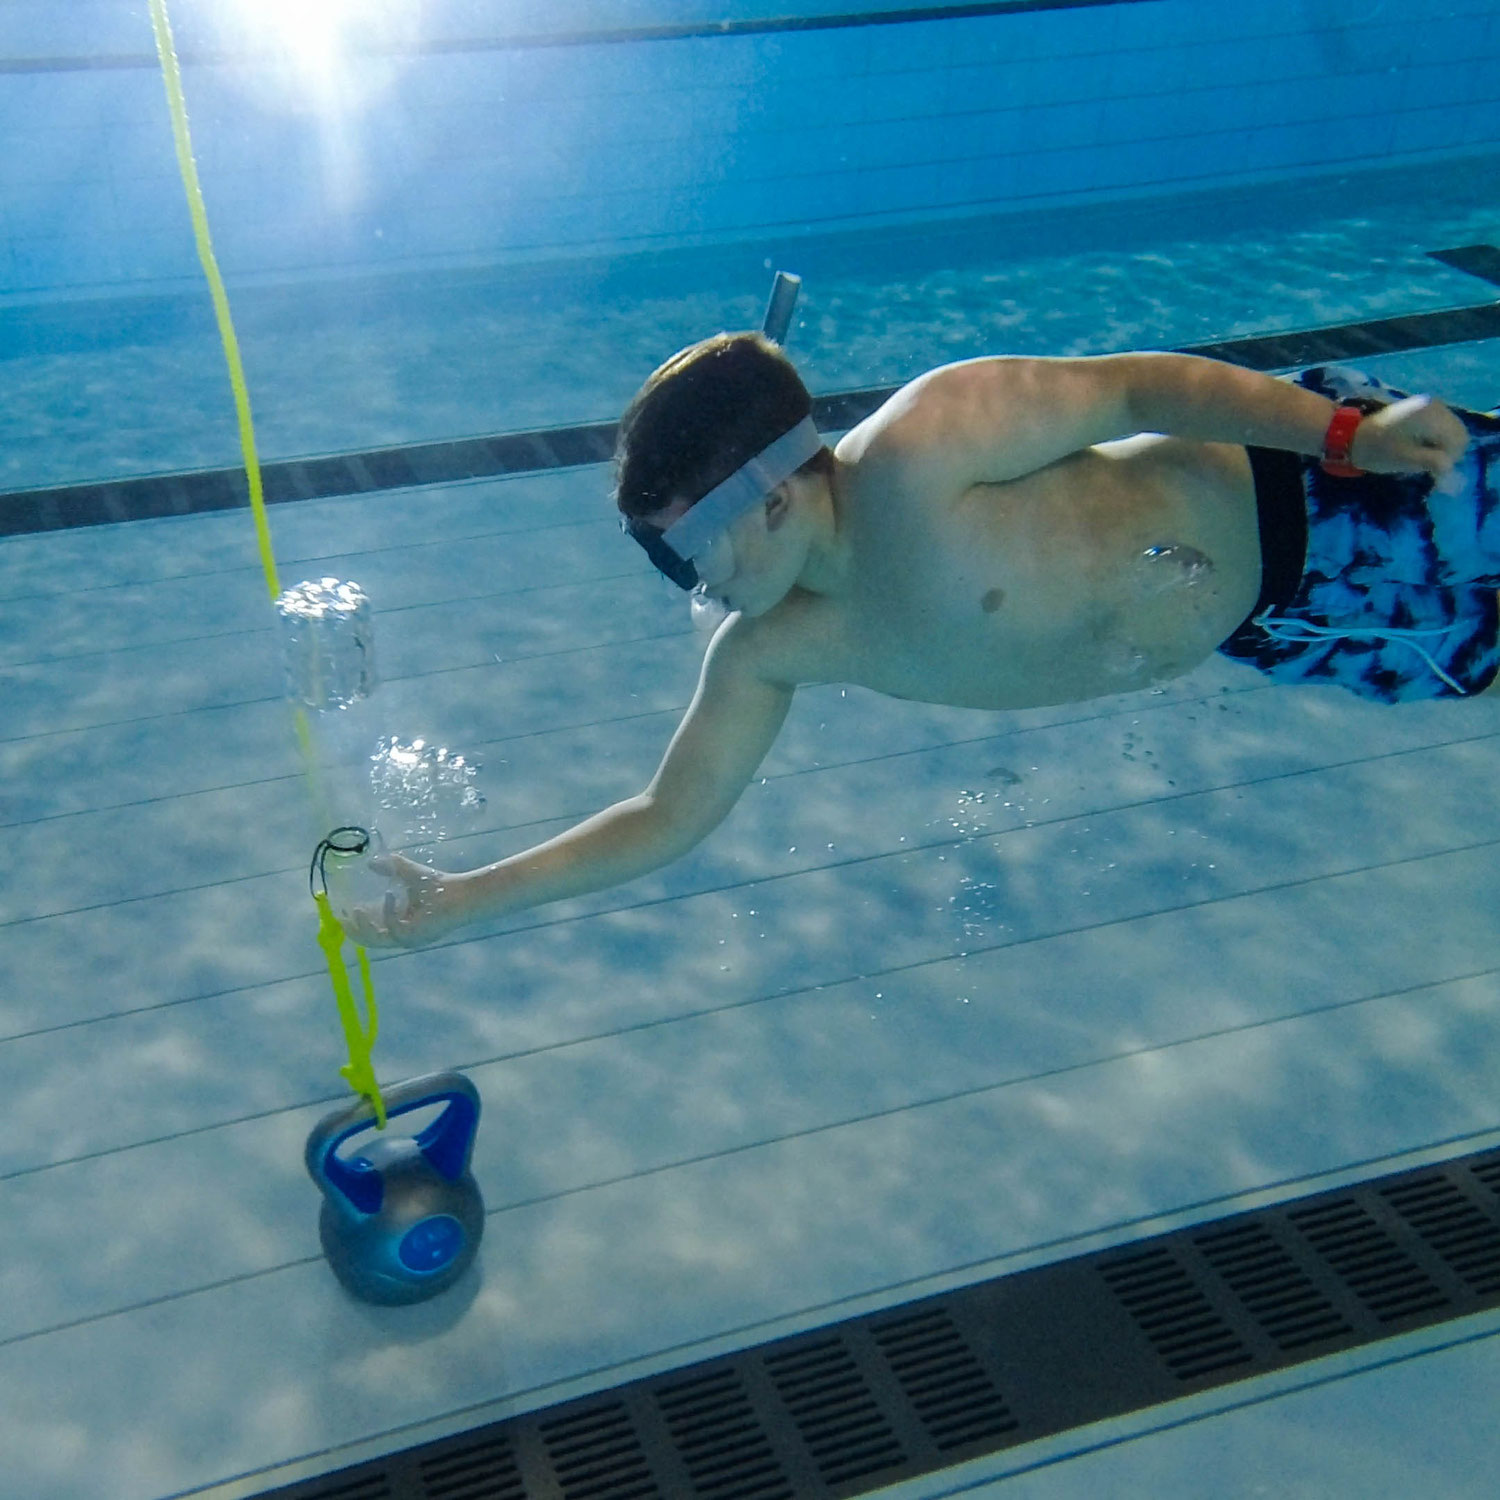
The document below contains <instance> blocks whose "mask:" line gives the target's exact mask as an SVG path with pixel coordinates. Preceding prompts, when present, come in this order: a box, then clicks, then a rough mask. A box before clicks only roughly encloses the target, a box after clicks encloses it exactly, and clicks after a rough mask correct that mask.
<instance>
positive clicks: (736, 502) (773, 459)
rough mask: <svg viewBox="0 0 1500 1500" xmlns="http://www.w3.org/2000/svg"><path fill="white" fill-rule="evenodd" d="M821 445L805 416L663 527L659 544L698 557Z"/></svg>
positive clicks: (810, 419)
mask: <svg viewBox="0 0 1500 1500" xmlns="http://www.w3.org/2000/svg"><path fill="white" fill-rule="evenodd" d="M822 446H823V439H822V438H820V437H819V436H818V429H817V427H815V426H814V425H813V419H812V418H811V417H803V419H802V420H801V421H800V422H798V423H797V425H796V426H795V427H793V428H792V430H791V431H790V432H784V433H782V435H781V436H780V437H779V438H777V439H776V441H775V442H774V443H771V444H769V445H768V446H766V447H765V448H762V449H761V451H760V452H759V453H757V454H756V455H755V457H754V458H750V459H747V460H746V461H745V462H744V464H742V465H741V466H740V467H739V468H738V469H736V470H735V471H734V473H733V474H731V475H730V476H729V478H728V479H726V480H725V481H724V482H723V484H717V485H715V486H714V487H713V489H711V490H710V491H709V492H708V493H707V494H706V495H705V496H704V497H703V498H702V499H701V500H699V501H698V502H697V503H696V504H695V505H694V506H693V507H692V508H691V509H690V510H689V511H688V512H687V513H686V514H685V515H682V516H679V517H678V519H677V520H675V521H673V522H672V524H671V525H670V526H669V527H667V529H666V531H665V532H663V534H662V540H663V541H664V542H666V544H667V545H668V546H669V547H670V548H671V549H672V550H673V551H674V552H675V553H676V554H677V555H678V557H682V558H693V557H698V556H701V555H702V554H703V553H704V552H706V551H707V550H708V547H709V545H710V544H711V543H712V542H713V540H714V538H715V537H717V536H718V535H719V534H720V533H721V532H724V531H727V530H728V529H729V528H730V527H731V526H732V525H733V524H734V523H735V522H736V521H737V520H739V518H740V517H741V516H742V515H744V514H745V512H746V511H748V510H749V509H750V508H751V506H753V505H756V504H758V503H759V502H760V501H762V500H764V499H765V498H766V496H767V495H769V494H770V493H771V491H772V490H774V489H775V488H776V486H777V485H778V484H781V483H783V482H784V481H786V480H788V479H790V478H791V477H792V475H793V474H795V473H796V472H797V470H798V469H800V468H801V467H802V465H803V464H805V463H806V462H807V461H808V459H810V458H811V457H812V456H813V454H815V453H816V452H817V451H818V449H820V448H821V447H822Z"/></svg>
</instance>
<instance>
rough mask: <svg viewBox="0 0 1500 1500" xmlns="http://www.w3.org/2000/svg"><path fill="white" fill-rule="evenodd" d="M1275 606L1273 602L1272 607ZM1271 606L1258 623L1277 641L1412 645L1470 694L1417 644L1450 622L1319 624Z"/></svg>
mask: <svg viewBox="0 0 1500 1500" xmlns="http://www.w3.org/2000/svg"><path fill="white" fill-rule="evenodd" d="M1274 608H1275V606H1274V605H1272V606H1271V609H1274ZM1271 609H1264V610H1262V611H1261V612H1260V613H1259V614H1258V615H1256V617H1255V620H1254V623H1255V624H1256V625H1258V626H1259V627H1260V628H1261V629H1262V630H1264V631H1265V633H1266V634H1267V635H1268V636H1270V637H1271V639H1272V640H1275V641H1286V642H1288V643H1290V644H1297V643H1301V642H1307V641H1395V642H1396V643H1397V644H1398V645H1401V646H1410V647H1411V649H1412V650H1413V651H1415V652H1416V653H1417V655H1418V656H1420V657H1421V658H1422V660H1423V661H1425V662H1426V663H1427V665H1428V666H1429V667H1431V668H1432V670H1433V671H1434V672H1435V673H1436V674H1437V675H1438V676H1439V677H1440V678H1442V680H1443V681H1444V682H1446V683H1447V684H1448V686H1449V687H1451V688H1452V689H1453V691H1454V692H1455V693H1461V694H1462V695H1463V696H1464V697H1466V698H1467V697H1468V696H1469V690H1468V688H1466V687H1465V686H1464V685H1463V684H1462V683H1461V682H1457V681H1455V680H1454V679H1453V678H1452V677H1450V676H1449V675H1448V673H1446V672H1445V671H1444V670H1443V669H1442V668H1441V667H1440V666H1438V664H1437V662H1436V661H1434V660H1433V657H1432V653H1431V652H1429V651H1427V650H1426V649H1425V648H1424V647H1422V646H1419V645H1418V644H1417V640H1416V638H1417V637H1419V636H1429V635H1447V634H1448V631H1449V628H1450V627H1449V626H1447V625H1440V626H1438V627H1437V628H1436V629H1431V630H1401V629H1397V628H1396V627H1395V626H1387V627H1386V628H1384V629H1377V628H1373V627H1372V628H1368V629H1360V628H1355V627H1344V626H1340V625H1315V624H1313V622H1312V621H1311V620H1298V619H1294V618H1292V617H1290V616H1286V615H1283V616H1281V617H1280V618H1276V617H1274V616H1273V615H1272V613H1271Z"/></svg>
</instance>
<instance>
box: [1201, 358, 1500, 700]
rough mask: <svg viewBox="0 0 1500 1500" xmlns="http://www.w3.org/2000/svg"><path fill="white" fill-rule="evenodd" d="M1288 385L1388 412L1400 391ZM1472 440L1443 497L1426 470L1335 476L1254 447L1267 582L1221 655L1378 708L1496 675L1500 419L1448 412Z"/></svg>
mask: <svg viewBox="0 0 1500 1500" xmlns="http://www.w3.org/2000/svg"><path fill="white" fill-rule="evenodd" d="M1292 378H1293V379H1294V380H1295V381H1296V383H1297V384H1298V385H1302V386H1306V387H1307V389H1309V390H1313V391H1317V392H1318V393H1319V394H1320V395H1324V396H1329V397H1331V398H1332V399H1333V400H1335V401H1346V400H1359V401H1366V402H1369V403H1371V404H1372V405H1380V406H1384V405H1387V404H1389V403H1390V402H1392V401H1399V400H1401V399H1402V396H1403V392H1401V391H1397V390H1392V389H1391V387H1390V386H1388V385H1386V384H1384V383H1383V382H1382V381H1379V380H1376V379H1375V378H1374V377H1373V376H1370V375H1364V374H1361V373H1360V372H1359V371H1357V370H1349V369H1344V368H1342V367H1338V366H1332V365H1329V366H1321V367H1319V368H1317V369H1311V370H1304V371H1303V372H1302V373H1301V374H1299V375H1297V376H1294V377H1292ZM1455 415H1456V416H1457V417H1458V419H1459V420H1460V421H1461V422H1462V423H1463V424H1464V426H1465V427H1467V428H1468V430H1469V433H1470V436H1471V441H1470V443H1469V447H1468V449H1467V451H1466V452H1465V453H1464V455H1463V457H1462V458H1461V459H1460V460H1459V462H1458V464H1457V465H1456V466H1455V468H1454V471H1453V473H1452V475H1450V476H1449V477H1448V479H1446V480H1445V481H1444V482H1443V487H1442V489H1436V488H1435V487H1434V484H1433V481H1432V479H1431V478H1430V477H1429V476H1428V475H1425V474H1364V475H1361V476H1360V477H1358V478H1356V479H1336V478H1334V477H1332V476H1331V475H1328V474H1325V473H1324V472H1323V469H1322V466H1321V465H1320V464H1319V462H1318V461H1317V459H1315V458H1304V457H1300V456H1299V455H1296V454H1290V453H1277V452H1272V451H1270V450H1266V449H1253V448H1252V449H1251V450H1250V460H1251V465H1252V467H1253V469H1254V471H1255V493H1256V502H1257V505H1258V506H1259V509H1260V530H1261V553H1262V573H1263V583H1262V588H1261V597H1260V600H1259V602H1258V603H1257V604H1256V606H1255V609H1254V611H1253V612H1252V614H1251V616H1250V618H1249V619H1247V620H1246V621H1245V623H1244V624H1243V625H1241V626H1240V627H1239V629H1238V630H1236V631H1235V633H1234V634H1233V635H1232V636H1230V637H1229V639H1228V640H1227V641H1225V642H1224V644H1223V645H1222V646H1220V647H1219V650H1220V651H1221V652H1222V653H1223V654H1224V655H1225V656H1229V657H1233V658H1234V659H1235V660H1236V661H1244V662H1249V663H1250V665H1251V666H1253V667H1256V668H1258V669H1259V670H1260V671H1261V672H1263V673H1265V675H1266V676H1267V677H1270V678H1273V679H1274V680H1275V681H1277V682H1301V683H1309V684H1316V683H1324V684H1329V685H1333V686H1337V687H1343V688H1348V689H1349V690H1350V691H1351V692H1354V693H1358V694H1359V695H1360V696H1361V697H1362V698H1373V699H1375V700H1376V701H1378V702H1381V703H1405V702H1409V701H1411V700H1413V699H1419V698H1453V697H1463V696H1466V695H1469V694H1472V693H1479V692H1483V691H1484V689H1485V688H1487V687H1488V686H1489V685H1490V683H1491V682H1492V681H1493V680H1494V677H1495V675H1496V672H1497V671H1500V641H1497V637H1500V617H1497V609H1496V599H1495V591H1496V589H1497V588H1500V418H1496V417H1493V416H1485V415H1483V414H1481V413H1479V412H1471V411H1463V410H1460V409H1457V408H1455Z"/></svg>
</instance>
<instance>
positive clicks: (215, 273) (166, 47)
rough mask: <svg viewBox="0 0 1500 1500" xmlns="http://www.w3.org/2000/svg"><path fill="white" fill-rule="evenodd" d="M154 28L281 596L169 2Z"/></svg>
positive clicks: (157, 8) (268, 561)
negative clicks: (173, 32)
mask: <svg viewBox="0 0 1500 1500" xmlns="http://www.w3.org/2000/svg"><path fill="white" fill-rule="evenodd" d="M151 29H152V31H153V32H154V33H155V34H156V55H157V57H158V58H159V59H160V60H161V76H162V82H163V83H164V84H165V85H166V88H167V108H168V110H170V111H171V115H172V137H173V139H174V140H175V141H176V143H177V169H178V171H180V172H181V173H182V186H183V190H184V191H185V192H186V194H187V201H188V212H189V214H191V215H192V220H193V238H194V239H195V240H197V242H198V259H199V260H200V261H202V262H203V274H204V275H205V276H206V277H207V278H208V290H209V293H210V295H211V296H212V297H213V302H214V316H215V318H217V319H218V323H219V340H220V342H221V343H222V344H223V345H224V360H225V362H226V363H227V364H228V366H229V384H230V386H231V387H232V389H233V390H234V410H235V415H236V417H237V418H238V419H239V427H240V450H241V452H242V453H243V454H244V456H245V478H246V479H247V480H248V481H249V484H250V509H251V511H252V512H253V513H254V515H255V539H256V542H257V544H258V545H259V547H260V565H261V567H262V568H263V569H264V571H265V575H266V587H267V588H268V589H270V591H271V597H272V598H273V599H275V598H276V597H278V595H280V593H281V584H280V582H279V581H278V579H277V577H276V558H275V556H274V554H273V553H272V551H271V523H270V521H269V520H267V518H266V496H265V489H264V487H263V486H262V484H261V478H260V459H259V458H257V457H256V453H255V424H254V423H253V422H252V421H251V419H250V391H249V388H248V387H247V386H246V384H245V367H244V365H243V363H242V362H241V360H240V341H239V340H238V339H237V338H236V337H235V333H234V320H233V319H232V318H231V317H230V316H229V294H228V293H227V292H226V291H225V290H224V278H223V277H222V276H221V275H220V274H219V262H218V260H217V259H216V258H215V256H214V242H213V238H212V237H211V236H210V234H209V232H208V210H207V209H206V208H205V207H204V204H203V187H202V184H201V183H200V182H199V181H198V166H197V163H196V162H195V161H194V160H193V141H192V137H191V136H190V135H189V134H188V118H187V101H186V99H184V97H183V93H182V71H181V69H180V68H179V67H178V66H177V49H176V47H175V46H174V45H173V42H172V23H171V21H170V20H169V19H168V17H167V0H151Z"/></svg>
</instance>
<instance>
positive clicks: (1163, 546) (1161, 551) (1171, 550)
mask: <svg viewBox="0 0 1500 1500" xmlns="http://www.w3.org/2000/svg"><path fill="white" fill-rule="evenodd" d="M1135 571H1136V575H1137V577H1138V579H1139V581H1140V586H1141V592H1142V593H1144V594H1148V595H1149V594H1165V593H1166V592H1167V591H1168V590H1169V589H1184V588H1188V589H1190V588H1197V587H1199V586H1201V585H1202V584H1205V583H1207V582H1208V581H1209V579H1211V578H1212V577H1213V576H1214V563H1213V559H1212V558H1211V557H1210V556H1209V555H1208V554H1207V553H1206V552H1200V551H1199V550H1198V549H1197V548H1196V547H1188V546H1185V545H1184V544H1183V543H1181V542H1165V543H1160V544H1158V545H1157V546H1154V547H1147V548H1146V550H1145V551H1144V552H1142V553H1141V555H1140V557H1138V558H1137V559H1136V566H1135Z"/></svg>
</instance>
